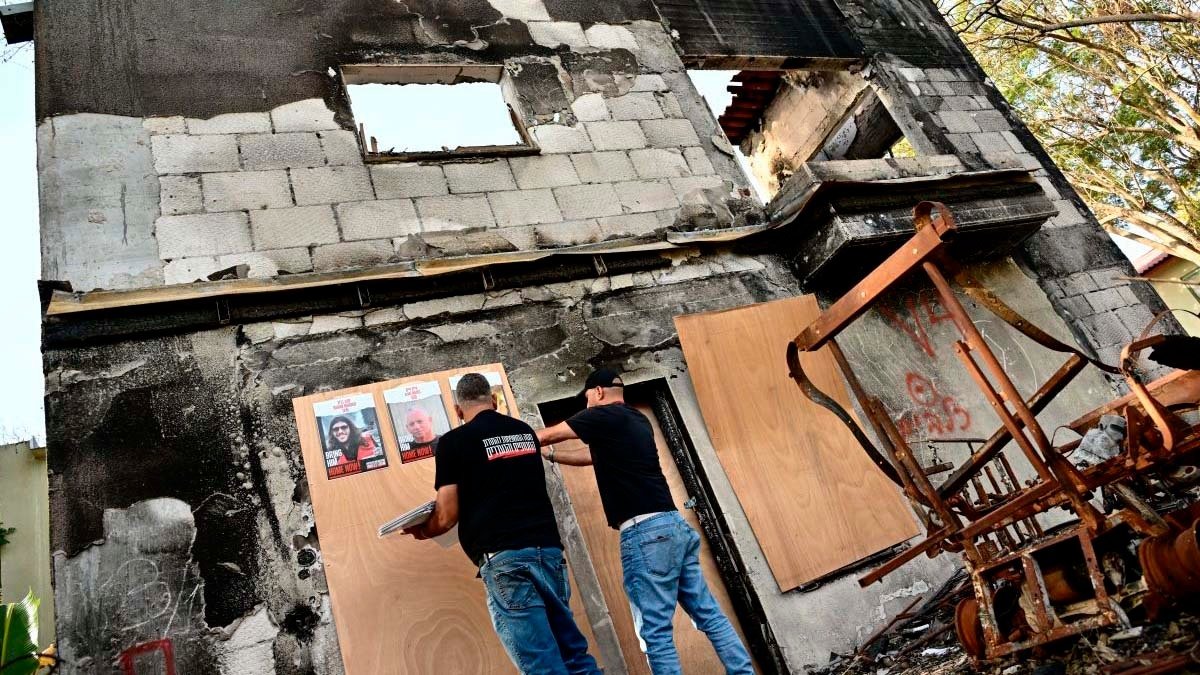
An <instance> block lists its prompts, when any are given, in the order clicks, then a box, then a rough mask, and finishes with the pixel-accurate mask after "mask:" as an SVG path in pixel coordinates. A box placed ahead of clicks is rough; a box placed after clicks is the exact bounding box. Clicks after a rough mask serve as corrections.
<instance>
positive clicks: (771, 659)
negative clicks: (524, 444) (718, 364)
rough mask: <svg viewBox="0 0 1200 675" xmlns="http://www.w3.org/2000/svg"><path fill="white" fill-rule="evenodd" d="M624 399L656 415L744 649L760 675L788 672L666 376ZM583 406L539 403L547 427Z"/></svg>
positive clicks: (633, 388)
mask: <svg viewBox="0 0 1200 675" xmlns="http://www.w3.org/2000/svg"><path fill="white" fill-rule="evenodd" d="M625 398H626V400H628V401H629V402H631V403H648V404H649V405H650V407H651V409H652V410H653V411H654V416H655V417H656V418H657V419H658V424H659V427H660V428H661V429H662V433H663V437H664V438H665V439H666V442H667V449H668V450H669V451H670V453H671V457H672V458H674V460H675V466H676V467H677V468H678V469H679V474H680V476H682V477H683V484H684V487H685V488H686V489H687V493H688V496H689V499H688V501H687V503H685V504H681V505H680V506H681V507H683V508H689V509H691V510H692V511H694V512H695V513H696V517H697V519H698V520H699V521H700V527H701V529H702V530H703V534H704V536H705V537H706V538H707V539H708V543H709V546H710V547H711V548H712V552H713V557H714V558H715V560H716V563H717V570H718V571H719V572H720V574H721V581H722V582H724V584H725V589H726V590H727V591H728V592H729V597H730V600H731V601H732V602H733V611H734V613H735V614H736V615H737V618H738V621H739V622H740V623H741V625H742V631H743V632H744V633H745V635H746V642H747V647H748V648H749V649H750V652H751V654H753V655H754V660H755V661H756V662H757V663H758V667H759V668H760V669H761V670H762V672H763V673H764V675H777V674H780V675H782V674H784V673H787V672H788V669H787V665H786V662H785V661H784V657H783V650H782V649H781V648H780V646H779V642H778V641H777V640H776V639H775V632H774V630H772V628H771V624H770V622H769V621H767V615H766V611H765V610H764V609H763V604H762V600H761V599H760V597H759V594H758V591H757V590H755V588H754V583H753V582H752V581H751V579H750V575H749V572H748V571H747V570H746V565H745V563H744V562H743V559H742V554H741V552H740V551H739V550H738V548H737V542H736V541H735V539H734V537H733V532H732V530H731V529H730V527H729V522H728V520H727V519H726V518H725V514H724V513H723V512H722V511H721V510H720V509H719V508H717V506H716V505H717V504H718V501H717V498H716V494H715V492H714V491H713V487H712V483H711V482H710V481H709V478H708V474H707V472H706V471H705V469H704V466H703V465H702V464H701V462H700V458H699V456H698V454H697V452H696V446H695V445H694V444H693V443H692V439H691V437H690V436H689V435H688V433H687V428H686V427H685V426H684V423H683V417H682V416H681V415H680V413H679V408H678V406H677V405H676V404H675V398H674V396H673V395H672V394H671V390H670V388H669V386H668V385H667V381H666V379H663V378H657V379H653V380H648V381H646V382H639V383H637V384H631V385H629V386H627V387H626V388H625ZM582 407H583V399H582V398H573V399H560V400H557V401H547V402H545V403H541V404H538V409H539V412H540V413H541V415H542V420H543V421H544V422H545V423H546V425H547V426H550V425H552V424H557V423H558V422H561V421H562V420H564V419H566V418H567V417H569V416H570V415H571V414H572V413H574V412H575V411H577V410H579V409H581V408H582Z"/></svg>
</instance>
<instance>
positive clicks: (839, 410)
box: [787, 342, 900, 485]
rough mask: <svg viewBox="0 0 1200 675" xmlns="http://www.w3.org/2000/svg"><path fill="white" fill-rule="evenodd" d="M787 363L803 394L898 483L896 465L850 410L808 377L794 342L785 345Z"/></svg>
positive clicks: (791, 375)
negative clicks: (875, 443)
mask: <svg viewBox="0 0 1200 675" xmlns="http://www.w3.org/2000/svg"><path fill="white" fill-rule="evenodd" d="M787 364H788V375H789V377H791V378H792V380H794V381H795V382H796V386H798V387H800V391H802V392H804V395H805V396H806V397H807V398H808V399H809V400H810V401H812V402H813V403H816V404H817V405H819V406H821V407H823V408H825V409H826V410H828V411H829V412H832V413H833V414H834V415H836V416H837V418H838V419H839V420H841V421H842V423H843V424H845V425H846V428H848V429H849V430H850V433H851V434H853V435H854V440H856V441H858V443H859V445H860V446H862V448H863V450H864V451H865V452H866V453H867V455H868V456H869V457H870V458H871V461H872V462H874V463H875V466H877V467H879V470H880V471H882V472H883V475H885V476H887V477H888V479H889V480H891V481H892V482H893V483H896V484H897V485H899V484H900V476H899V474H898V473H897V470H896V467H894V466H892V464H891V463H889V462H888V461H887V460H885V459H884V457H883V456H882V455H880V454H879V450H878V449H876V448H875V445H874V444H873V443H872V442H871V439H870V438H868V437H867V435H866V433H864V432H863V430H862V427H860V426H858V422H856V421H855V420H854V417H853V416H851V415H850V412H849V411H847V410H846V409H845V408H843V407H842V405H841V404H840V403H838V402H837V401H835V400H834V399H833V398H832V397H830V396H829V395H828V394H826V393H825V392H823V391H821V389H820V388H819V387H817V385H816V384H814V383H813V381H812V380H810V379H809V378H808V375H807V374H806V373H805V372H804V366H803V364H802V363H801V361H800V350H799V348H797V346H796V344H795V343H794V342H789V343H788V346H787Z"/></svg>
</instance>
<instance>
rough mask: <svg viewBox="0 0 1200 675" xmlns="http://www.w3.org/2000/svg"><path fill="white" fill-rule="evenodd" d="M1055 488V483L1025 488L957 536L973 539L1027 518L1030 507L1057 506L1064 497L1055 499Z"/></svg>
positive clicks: (1044, 483) (1045, 507)
mask: <svg viewBox="0 0 1200 675" xmlns="http://www.w3.org/2000/svg"><path fill="white" fill-rule="evenodd" d="M1057 487H1058V484H1057V482H1050V483H1046V482H1041V483H1038V484H1036V485H1034V486H1033V487H1029V488H1026V489H1025V490H1024V491H1022V492H1020V493H1018V494H1016V495H1014V496H1013V497H1012V498H1011V499H1010V500H1009V501H1008V502H1006V503H1005V504H1004V506H1002V507H1001V508H998V509H996V510H995V511H992V512H991V513H989V514H987V515H986V516H984V517H982V518H980V519H979V520H976V521H974V522H972V523H970V524H968V525H967V526H966V527H964V528H963V530H962V532H961V533H960V534H959V536H961V537H964V538H974V537H977V536H979V535H980V534H983V533H984V532H990V531H991V530H992V528H994V527H1003V526H1005V525H1007V524H1008V523H1010V522H1012V521H1014V520H1022V519H1025V518H1029V517H1030V515H1031V514H1029V513H1026V510H1028V509H1029V508H1031V507H1035V506H1036V507H1038V508H1039V509H1041V510H1044V509H1047V508H1052V507H1053V506H1057V503H1058V502H1061V501H1064V500H1065V497H1060V498H1055V495H1054V490H1055V488H1057ZM1043 500H1045V502H1044V503H1042V502H1043Z"/></svg>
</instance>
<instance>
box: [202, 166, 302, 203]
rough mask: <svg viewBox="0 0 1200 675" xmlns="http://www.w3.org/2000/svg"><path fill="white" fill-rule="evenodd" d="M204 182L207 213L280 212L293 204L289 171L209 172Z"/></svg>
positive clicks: (204, 176) (204, 177) (203, 179)
mask: <svg viewBox="0 0 1200 675" xmlns="http://www.w3.org/2000/svg"><path fill="white" fill-rule="evenodd" d="M201 181H202V183H203V187H204V210H205V211H210V212H215V211H245V210H255V209H280V208H285V207H288V206H291V205H292V193H291V190H289V189H288V179H287V172H286V171H282V170H280V171H233V172H229V173H206V174H204V175H203V176H202V177H201Z"/></svg>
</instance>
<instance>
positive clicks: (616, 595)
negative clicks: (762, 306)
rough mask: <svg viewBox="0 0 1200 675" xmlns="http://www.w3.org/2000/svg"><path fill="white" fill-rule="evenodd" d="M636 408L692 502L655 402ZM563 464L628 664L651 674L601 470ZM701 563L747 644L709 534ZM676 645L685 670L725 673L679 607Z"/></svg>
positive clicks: (641, 674) (674, 483) (688, 516)
mask: <svg viewBox="0 0 1200 675" xmlns="http://www.w3.org/2000/svg"><path fill="white" fill-rule="evenodd" d="M636 407H637V408H638V409H639V410H640V411H641V412H642V414H644V415H646V417H647V418H649V419H650V423H651V424H652V425H653V427H654V440H655V443H656V445H657V446H658V461H659V465H660V466H661V467H662V469H663V474H664V475H665V476H666V479H667V484H668V486H669V487H670V489H671V496H672V497H673V498H674V500H675V504H676V505H677V506H679V505H682V504H684V503H685V502H686V501H687V500H688V494H687V489H686V488H685V487H684V484H683V477H682V476H681V475H680V474H679V469H678V468H676V466H675V460H674V459H673V458H672V457H671V453H670V451H669V450H668V449H667V444H666V441H665V439H664V438H663V435H662V430H661V429H660V428H659V426H658V420H657V419H656V418H655V416H654V412H653V411H652V410H651V409H650V407H649V406H642V405H639V406H636ZM580 443H581V441H577V440H573V441H566V442H564V443H560V444H558V446H557V447H561V448H563V449H564V450H565V449H567V448H573V447H577V446H578V445H579V444H580ZM561 468H562V474H563V482H564V483H565V485H566V488H567V494H568V495H569V496H570V498H571V506H572V508H573V509H574V510H575V517H576V519H577V520H578V521H579V527H580V530H581V531H582V532H583V538H584V541H585V542H586V543H587V548H588V554H589V555H590V556H591V559H592V565H593V566H594V567H595V569H596V575H597V577H599V580H600V588H601V590H602V592H603V593H604V601H605V603H606V604H607V605H608V610H609V614H610V615H611V616H612V622H613V627H614V628H615V629H616V632H617V638H618V640H619V642H620V644H621V652H622V654H624V656H625V664H626V667H627V668H628V671H629V673H630V675H650V668H649V666H648V665H647V663H646V657H645V655H644V654H643V653H642V650H641V647H640V646H639V644H638V636H637V633H636V632H635V631H634V629H633V615H632V613H631V612H630V609H629V601H628V600H627V599H626V596H625V588H624V584H623V583H622V574H621V548H620V535H619V533H618V532H617V531H616V530H614V529H612V528H611V527H609V526H608V522H607V521H606V519H605V517H604V508H603V507H602V506H601V504H600V494H599V493H598V492H597V491H596V476H595V473H593V471H592V469H591V468H590V467H574V466H563V467H561ZM681 513H682V514H683V517H684V519H685V520H687V521H688V523H689V524H691V526H692V527H693V528H695V529H696V531H697V532H702V530H700V524H699V522H698V521H697V519H696V514H695V513H694V512H692V511H690V510H687V509H682V510H681ZM700 564H701V566H702V567H703V568H704V578H705V579H706V580H707V581H708V587H709V589H710V590H711V591H712V593H713V596H714V597H716V599H717V602H718V603H720V605H721V607H722V609H724V610H725V615H726V616H728V617H729V620H730V621H731V622H732V623H733V626H734V628H735V629H736V630H737V631H738V635H739V636H741V637H742V644H745V643H746V639H745V636H744V635H743V634H742V628H741V626H740V625H739V624H738V620H737V616H736V615H735V614H734V613H733V603H732V602H731V601H730V599H729V593H728V592H727V591H726V590H725V584H724V583H723V582H722V581H721V575H720V572H718V570H717V564H716V560H715V559H714V558H713V555H712V550H711V549H710V547H709V545H708V540H707V539H705V538H703V537H701V551H700ZM576 616H578V614H577V615H576ZM675 647H676V649H677V651H678V652H679V657H680V662H681V665H682V666H683V672H685V673H719V672H722V670H723V669H722V667H721V662H720V661H719V660H718V659H717V655H716V652H715V651H713V648H712V644H711V643H709V641H708V638H707V637H706V636H705V635H704V633H702V632H700V631H699V630H698V629H697V628H696V627H695V626H694V625H692V622H691V619H689V618H688V616H687V614H686V613H684V611H683V609H682V608H677V609H676V611H675Z"/></svg>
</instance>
